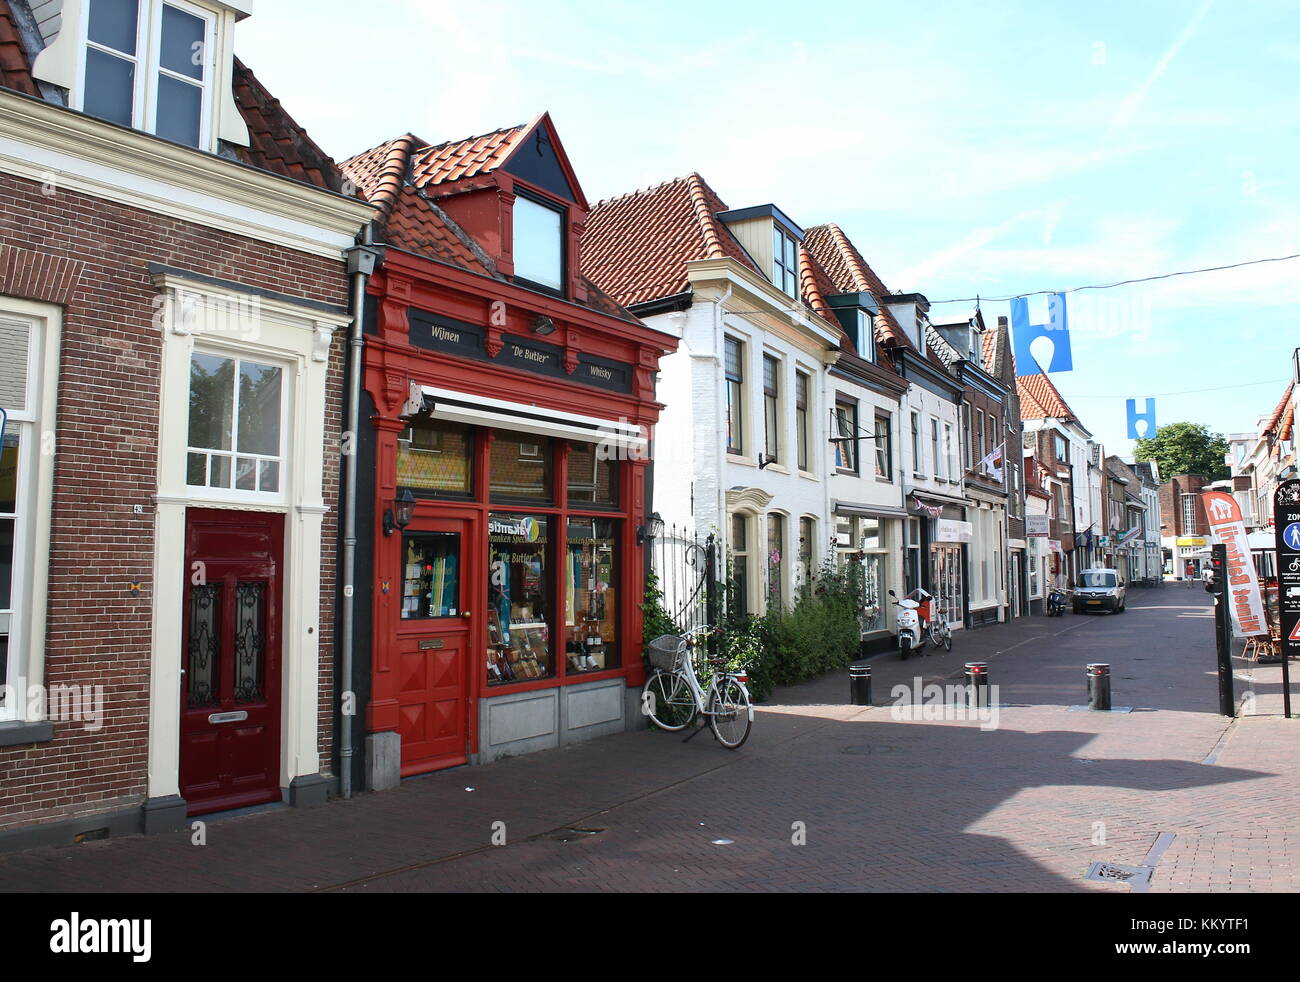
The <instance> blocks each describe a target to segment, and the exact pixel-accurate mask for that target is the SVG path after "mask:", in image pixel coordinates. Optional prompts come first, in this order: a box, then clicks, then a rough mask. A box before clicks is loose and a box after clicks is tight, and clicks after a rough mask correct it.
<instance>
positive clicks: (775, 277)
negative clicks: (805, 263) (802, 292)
mask: <svg viewBox="0 0 1300 982" xmlns="http://www.w3.org/2000/svg"><path fill="white" fill-rule="evenodd" d="M772 233H773V237H772V284H773V285H774V286H775V287H776V288H777V289H778V290H780V291H781V292H782V293H785V294H787V295H789V296H791V297H794V298H796V299H797V298H798V296H799V240H798V239H796V238H795V237H794V236H793V235H791V234H790V233H789V232H787V231H786V230H785V229H784V228H783V227H782V226H781V224H780V223H779V222H773V223H772ZM778 244H779V245H780V247H781V248H780V249H779V250H778V249H777V245H778ZM787 244H788V245H790V246H791V250H790V253H791V257H792V259H793V262H794V265H793V266H790V267H787V266H786V264H785V255H784V253H785V247H786V245H787ZM787 284H788V285H787Z"/></svg>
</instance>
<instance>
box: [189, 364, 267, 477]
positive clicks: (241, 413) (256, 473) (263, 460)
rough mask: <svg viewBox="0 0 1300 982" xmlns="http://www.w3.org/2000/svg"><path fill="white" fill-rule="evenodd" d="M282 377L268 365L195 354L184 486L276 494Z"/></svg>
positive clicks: (191, 378)
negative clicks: (185, 484)
mask: <svg viewBox="0 0 1300 982" xmlns="http://www.w3.org/2000/svg"><path fill="white" fill-rule="evenodd" d="M282 377H283V371H282V370H281V369H279V368H277V367H275V366H273V365H261V364H258V363H257V362H252V361H243V360H241V359H238V358H227V357H224V356H222V355H209V354H202V353H200V352H197V351H196V352H195V353H194V354H193V356H191V358H190V424H189V453H188V463H187V467H186V483H187V484H188V485H190V486H191V487H200V488H219V489H223V490H234V491H250V492H256V493H263V494H266V493H275V492H279V491H280V490H281V489H280V465H281V461H282V460H283V458H284V447H283V446H282V439H281V425H280V423H281V418H282V416H283V412H284V407H283V378H282Z"/></svg>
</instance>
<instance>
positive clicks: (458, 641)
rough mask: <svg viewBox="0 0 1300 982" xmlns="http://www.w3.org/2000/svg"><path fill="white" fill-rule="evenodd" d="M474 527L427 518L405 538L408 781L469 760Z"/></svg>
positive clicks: (402, 725) (403, 664) (400, 669)
mask: <svg viewBox="0 0 1300 982" xmlns="http://www.w3.org/2000/svg"><path fill="white" fill-rule="evenodd" d="M469 528H470V523H469V522H466V521H462V520H458V519H427V520H420V521H419V522H418V523H416V524H415V525H413V526H412V527H411V528H408V529H407V530H406V532H405V534H404V535H403V536H402V570H401V580H400V581H399V582H401V583H402V585H403V589H402V607H401V610H400V612H399V618H400V619H399V622H398V623H399V624H400V627H399V628H398V632H397V660H396V667H397V673H398V677H397V683H398V685H397V701H398V733H400V734H401V737H402V775H403V776H404V777H405V776H409V775H411V774H420V773H424V772H426V771H432V770H439V769H441V768H444V767H453V766H455V765H457V764H463V763H465V762H466V761H467V760H468V759H469V758H468V748H467V742H468V740H469V725H470V724H469V640H470V638H471V637H472V636H473V635H472V633H471V631H472V629H473V627H474V624H473V618H472V616H471V612H470V610H469V607H468V602H469V590H470V584H471V583H473V582H474V579H473V577H474V576H475V570H476V569H477V564H476V563H475V561H474V551H473V548H472V547H471V541H472V540H471V539H470V537H469V535H468V532H469Z"/></svg>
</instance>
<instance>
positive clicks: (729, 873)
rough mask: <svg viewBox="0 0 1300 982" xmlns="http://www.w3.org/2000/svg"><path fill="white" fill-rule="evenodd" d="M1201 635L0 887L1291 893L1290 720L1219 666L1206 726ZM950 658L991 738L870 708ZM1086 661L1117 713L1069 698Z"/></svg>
mask: <svg viewBox="0 0 1300 982" xmlns="http://www.w3.org/2000/svg"><path fill="white" fill-rule="evenodd" d="M1211 629H1212V618H1211V608H1210V599H1209V597H1208V596H1207V595H1206V594H1205V593H1204V592H1203V591H1202V590H1200V589H1199V588H1196V589H1184V588H1181V587H1175V586H1167V587H1164V588H1161V589H1155V590H1139V591H1134V592H1133V593H1132V594H1131V596H1130V603H1129V609H1128V612H1127V613H1125V614H1124V615H1122V616H1095V617H1082V616H1071V615H1068V614H1067V615H1066V616H1065V617H1063V618H1060V619H1050V620H1049V619H1046V618H1042V617H1035V618H1028V619H1023V620H1021V621H1018V622H1015V623H1014V624H1012V625H1010V626H1005V627H995V628H988V629H984V630H980V631H975V632H970V633H965V632H963V633H959V634H958V635H957V637H956V645H955V648H954V651H953V653H952V654H950V655H947V656H944V657H929V658H926V659H917V660H912V661H909V662H906V663H904V662H900V661H899V660H898V659H897V658H896V657H882V658H877V659H875V660H874V661H873V667H874V672H875V699H876V702H877V703H878V704H881V705H877V706H875V707H872V708H864V709H859V708H856V707H852V706H847V705H844V702H845V700H846V698H847V688H848V686H847V681H846V680H845V678H844V677H843V676H842V675H840V674H837V675H836V676H834V677H831V678H826V679H822V680H820V681H818V682H815V683H811V684H808V685H805V686H800V687H798V688H795V689H787V690H781V691H778V692H777V694H776V696H775V697H774V698H773V700H772V702H771V704H770V705H767V706H764V707H762V708H761V709H760V711H759V712H758V713H757V714H756V721H755V726H754V733H753V736H752V737H751V739H750V741H749V743H748V744H746V746H745V747H744V748H743V749H742V750H741V751H739V752H737V753H732V752H728V751H726V750H723V749H721V748H720V747H719V746H718V745H717V744H716V743H714V742H713V740H712V738H711V737H710V736H709V734H707V733H705V734H701V735H700V736H699V738H698V739H695V740H692V741H691V742H690V743H682V741H681V739H680V738H679V737H675V736H672V735H668V734H663V733H658V732H652V731H644V732H638V733H632V734H627V735H624V736H619V737H611V738H606V739H603V740H598V741H595V742H592V743H588V744H582V745H578V746H575V747H571V748H568V749H563V750H556V751H550V752H546V753H540V754H535V755H532V756H529V757H523V758H518V759H514V760H507V761H502V762H499V763H497V764H493V765H490V766H487V767H482V768H476V769H472V768H471V769H460V770H456V771H449V772H443V773H440V774H436V775H432V776H428V777H424V778H418V779H414V780H409V781H406V782H404V784H403V785H402V787H401V788H400V789H399V790H397V791H394V792H390V793H387V794H379V795H373V794H368V795H362V796H359V797H357V798H355V799H353V800H351V801H347V802H342V801H340V802H332V803H330V804H328V805H325V806H320V807H317V808H314V809H310V810H305V811H302V810H292V809H287V808H280V809H274V810H270V811H264V812H260V813H255V814H247V815H241V816H236V817H231V818H226V819H220V820H215V821H211V822H210V823H209V824H208V828H207V844H206V845H204V846H201V847H200V846H195V845H192V844H191V842H190V836H189V835H188V834H187V833H186V834H180V833H177V834H172V835H165V836H157V837H153V838H149V839H144V838H139V837H136V838H126V839H119V840H113V841H102V842H94V843H88V844H85V845H82V846H78V847H72V848H60V849H41V850H34V851H31V852H28V853H23V854H14V855H8V856H0V890H4V891H16V890H42V891H64V890H72V891H100V890H103V891H147V890H186V891H190V890H203V891H208V890H216V891H220V890H235V889H242V890H286V891H294V890H341V891H348V892H358V893H359V892H374V891H421V890H472V891H553V890H641V891H672V890H713V889H721V888H727V887H730V888H732V889H735V888H740V889H743V890H799V891H823V890H836V891H848V890H877V891H981V890H985V891H986V890H1030V891H1082V890H1093V891H1102V892H1121V893H1124V892H1128V891H1129V890H1130V887H1129V886H1128V885H1126V884H1117V883H1100V882H1094V881H1088V880H1085V879H1084V875H1085V874H1086V873H1087V870H1088V866H1089V863H1091V862H1093V861H1108V862H1114V863H1122V864H1130V865H1140V864H1143V863H1144V862H1149V863H1152V864H1154V865H1155V873H1154V877H1153V881H1152V885H1151V889H1152V890H1153V891H1179V890H1214V891H1220V890H1234V891H1235V890H1254V891H1257V890H1295V889H1298V888H1300V832H1297V830H1296V826H1295V820H1294V815H1295V814H1296V812H1297V806H1298V805H1300V784H1298V783H1297V781H1296V777H1297V772H1298V771H1300V765H1297V762H1296V760H1295V755H1294V749H1293V748H1294V747H1295V742H1296V737H1297V735H1300V722H1296V721H1287V720H1284V719H1282V718H1281V717H1280V715H1279V714H1280V708H1279V706H1278V705H1275V704H1280V696H1279V694H1278V693H1279V689H1280V686H1279V682H1278V677H1279V669H1278V668H1277V667H1276V666H1264V667H1258V666H1255V667H1252V666H1245V665H1241V666H1239V668H1238V675H1239V676H1240V677H1241V680H1240V681H1239V682H1238V694H1239V695H1240V694H1241V693H1243V692H1244V691H1246V689H1247V688H1250V689H1251V690H1252V691H1253V692H1254V693H1255V697H1254V699H1253V702H1251V704H1250V707H1249V708H1250V711H1251V712H1252V713H1253V714H1254V715H1249V716H1244V717H1243V718H1241V719H1239V720H1237V721H1236V722H1233V723H1231V724H1230V723H1229V721H1228V720H1226V719H1224V718H1222V717H1220V716H1218V715H1217V714H1216V710H1217V705H1218V701H1217V690H1216V681H1215V664H1214V653H1213V648H1212V636H1211ZM972 659H982V660H988V661H989V662H990V664H991V672H992V680H993V682H995V683H997V684H998V685H999V686H1000V692H999V702H1000V704H1001V708H1000V710H999V713H1000V718H999V720H998V723H999V726H998V728H997V729H995V730H989V731H983V730H981V729H980V726H979V723H978V722H977V721H974V720H950V721H944V720H915V721H903V720H896V719H893V718H891V713H890V710H889V708H887V707H886V706H884V705H883V704H884V703H886V702H888V701H889V698H890V689H891V687H892V686H893V685H894V684H897V683H907V682H910V680H911V678H912V677H913V675H915V674H916V672H917V671H918V670H920V669H924V671H925V673H926V680H927V681H942V680H943V679H944V677H945V676H951V677H952V678H953V679H954V680H955V679H956V678H957V677H958V676H959V674H960V671H961V666H962V663H963V662H964V661H967V660H972ZM1097 660H1101V661H1107V662H1109V663H1110V664H1111V666H1112V676H1113V684H1114V693H1115V695H1114V704H1115V705H1116V706H1120V707H1132V708H1133V711H1132V712H1130V713H1118V712H1116V713H1109V714H1099V713H1088V712H1086V711H1077V710H1072V709H1071V708H1070V707H1071V706H1077V705H1078V704H1081V703H1083V702H1085V701H1086V688H1085V683H1084V674H1083V667H1084V665H1085V664H1086V663H1087V662H1089V661H1097ZM1297 708H1298V709H1300V702H1298V703H1297ZM496 822H504V823H505V834H506V837H507V844H506V845H504V846H494V845H492V844H491V835H492V831H493V823H496ZM795 823H803V826H802V827H803V828H804V829H805V830H806V844H805V845H795V844H793V842H792V837H793V836H794V835H795V829H796V825H795ZM575 828H577V829H586V830H599V831H593V832H591V833H590V834H583V833H576V832H571V831H570V832H565V831H564V830H566V829H575ZM1162 833H1169V834H1172V839H1170V838H1169V836H1165V837H1164V839H1163V840H1162ZM715 840H730V842H728V843H726V844H715ZM1158 840H1162V846H1163V848H1162V849H1157V848H1155V847H1156V844H1157V841H1158Z"/></svg>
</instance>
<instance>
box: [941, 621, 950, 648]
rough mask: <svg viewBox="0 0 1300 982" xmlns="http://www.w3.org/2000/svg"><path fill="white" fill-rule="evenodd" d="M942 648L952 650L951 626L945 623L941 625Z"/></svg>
mask: <svg viewBox="0 0 1300 982" xmlns="http://www.w3.org/2000/svg"><path fill="white" fill-rule="evenodd" d="M943 650H944V651H952V628H950V627H949V626H948V625H947V624H945V625H944V626H943Z"/></svg>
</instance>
